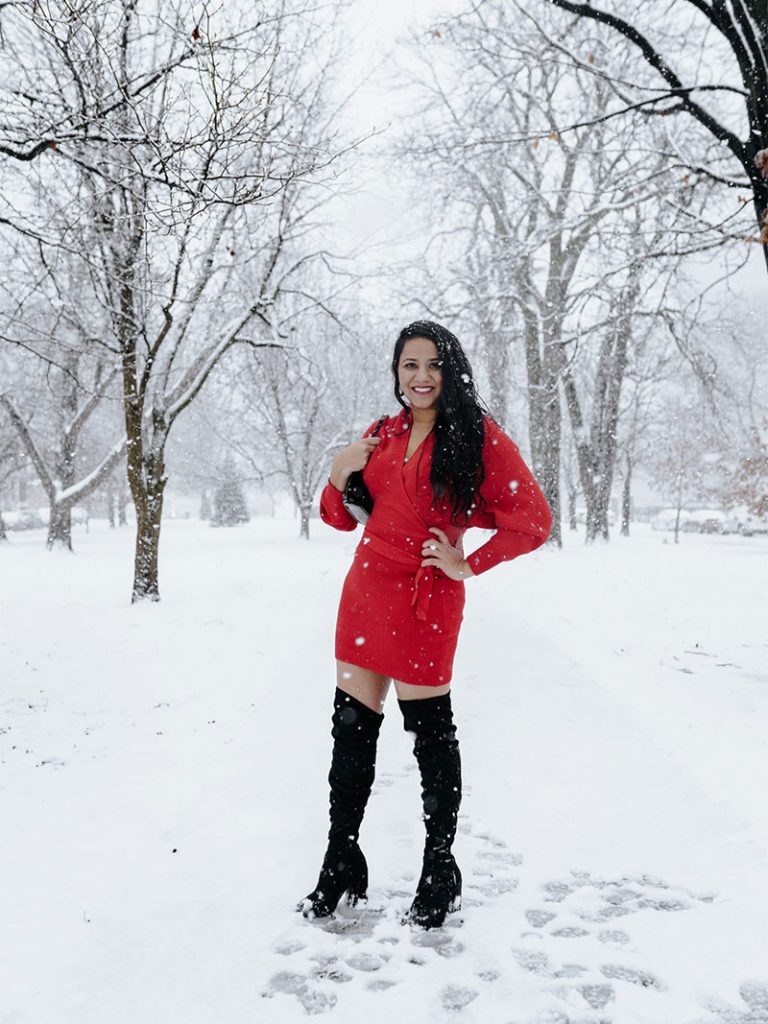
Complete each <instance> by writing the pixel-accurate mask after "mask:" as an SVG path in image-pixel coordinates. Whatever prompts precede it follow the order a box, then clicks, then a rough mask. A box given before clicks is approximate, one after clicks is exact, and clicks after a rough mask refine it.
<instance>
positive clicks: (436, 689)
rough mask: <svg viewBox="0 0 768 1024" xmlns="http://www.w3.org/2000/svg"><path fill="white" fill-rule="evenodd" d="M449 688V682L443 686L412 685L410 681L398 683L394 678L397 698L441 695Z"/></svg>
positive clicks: (415, 698)
mask: <svg viewBox="0 0 768 1024" xmlns="http://www.w3.org/2000/svg"><path fill="white" fill-rule="evenodd" d="M450 689H451V684H450V683H446V684H445V685H444V686H414V685H413V684H412V683H400V682H398V681H397V679H396V680H395V692H396V693H397V699H398V700H426V699H427V698H429V697H442V696H443V695H444V694H446V693H448V692H449V691H450Z"/></svg>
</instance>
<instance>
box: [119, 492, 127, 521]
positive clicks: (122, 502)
mask: <svg viewBox="0 0 768 1024" xmlns="http://www.w3.org/2000/svg"><path fill="white" fill-rule="evenodd" d="M127 508H128V490H127V488H126V486H125V484H121V485H120V489H119V490H118V492H117V525H118V526H127V525H128V516H127V514H126V509H127Z"/></svg>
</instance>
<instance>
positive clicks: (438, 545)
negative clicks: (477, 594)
mask: <svg viewBox="0 0 768 1024" xmlns="http://www.w3.org/2000/svg"><path fill="white" fill-rule="evenodd" d="M429 532H430V533H434V534H435V536H434V538H432V539H431V540H425V541H424V546H423V547H422V549H421V554H422V557H423V559H424V561H423V562H422V563H421V564H422V565H434V566H435V567H436V568H438V569H440V570H441V571H442V572H444V573H445V575H446V576H447V577H448V578H449V579H451V580H459V581H460V580H465V579H467V578H468V577H470V576H474V575H475V574H474V573H473V572H472V570H471V569H470V567H469V562H468V561H467V560H466V558H465V557H464V547H463V545H462V542H461V540H459V542H458V544H457V545H456V546H455V547H454V546H453V545H452V544H451V542H450V541H449V540H448V538H447V536H446V535H445V533H443V531H442V530H441V529H440V528H439V527H437V526H430V528H429Z"/></svg>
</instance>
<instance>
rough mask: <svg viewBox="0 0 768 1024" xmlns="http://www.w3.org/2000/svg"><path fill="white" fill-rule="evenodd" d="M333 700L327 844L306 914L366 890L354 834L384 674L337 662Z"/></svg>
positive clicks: (371, 769) (368, 776) (369, 780)
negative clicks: (336, 678)
mask: <svg viewBox="0 0 768 1024" xmlns="http://www.w3.org/2000/svg"><path fill="white" fill-rule="evenodd" d="M338 666H339V668H338V678H339V685H338V686H337V687H336V693H335V695H334V700H333V716H332V718H331V722H332V724H333V728H332V729H331V735H332V736H333V751H332V754H331V768H330V771H329V773H328V782H329V784H330V807H329V816H330V828H329V831H328V847H327V849H326V852H325V857H324V858H323V864H322V867H321V869H320V877H319V878H318V880H317V885H316V886H315V888H314V890H313V891H312V892H311V893H310V894H309V895H308V896H306V897H305V898H304V899H303V900H302V902H301V903H300V904H299V906H298V909H299V910H301V912H302V913H303V914H304V915H305V916H306V917H310V916H312V917H327V916H328V915H329V914H332V913H333V911H334V910H335V909H336V906H337V904H338V902H339V900H340V899H341V897H342V896H343V894H344V893H345V892H346V893H347V898H348V901H349V902H350V903H356V902H357V900H359V899H362V898H364V897H365V895H366V890H367V887H368V865H367V863H366V860H365V857H364V855H363V852H362V850H361V849H360V846H359V845H358V838H359V832H360V825H361V824H362V821H363V815H364V813H365V807H366V804H367V803H368V798H369V797H370V795H371V788H372V786H373V779H374V774H375V770H376V745H377V742H378V738H379V729H380V728H381V723H382V721H383V719H384V715H383V714H382V713H381V710H380V709H381V707H382V706H383V704H384V697H385V696H386V693H387V689H388V688H389V682H390V681H389V679H387V678H385V677H384V676H378V675H377V674H376V673H374V672H368V671H367V670H366V669H361V668H358V667H357V666H356V665H346V664H344V663H343V662H339V663H338Z"/></svg>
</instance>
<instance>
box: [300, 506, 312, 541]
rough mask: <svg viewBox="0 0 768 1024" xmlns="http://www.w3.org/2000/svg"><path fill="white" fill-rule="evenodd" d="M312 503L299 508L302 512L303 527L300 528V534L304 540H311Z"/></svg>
mask: <svg viewBox="0 0 768 1024" xmlns="http://www.w3.org/2000/svg"><path fill="white" fill-rule="evenodd" d="M311 507H312V506H311V505H302V506H301V508H300V509H299V512H300V514H301V527H300V530H299V536H300V537H301V538H302V540H309V512H310V509H311Z"/></svg>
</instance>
